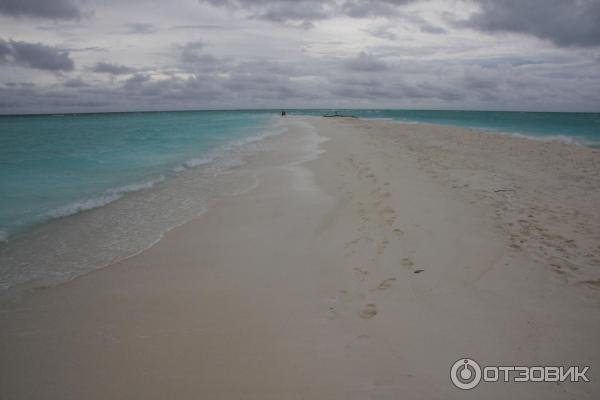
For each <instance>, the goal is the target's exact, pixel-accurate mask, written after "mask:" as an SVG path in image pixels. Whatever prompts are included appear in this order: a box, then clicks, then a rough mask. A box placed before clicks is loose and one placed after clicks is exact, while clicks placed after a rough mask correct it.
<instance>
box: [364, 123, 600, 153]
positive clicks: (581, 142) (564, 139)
mask: <svg viewBox="0 0 600 400" xmlns="http://www.w3.org/2000/svg"><path fill="white" fill-rule="evenodd" d="M366 119H367V118H366ZM368 119H372V120H383V121H389V120H390V118H377V117H374V118H368ZM391 120H392V121H393V122H395V123H399V124H405V125H421V124H433V125H443V126H455V127H459V128H465V129H474V130H478V131H482V132H485V133H493V134H498V135H508V136H513V137H517V138H521V139H530V140H538V141H542V142H558V143H564V144H574V145H577V146H586V147H594V148H597V147H598V146H600V143H595V142H590V141H589V140H586V139H584V138H582V137H580V136H567V135H560V134H557V135H540V134H534V133H524V132H518V131H503V130H499V129H495V128H493V127H483V126H477V125H472V126H470V125H457V124H444V123H441V122H421V121H412V120H404V119H394V118H391Z"/></svg>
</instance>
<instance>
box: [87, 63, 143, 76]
mask: <svg viewBox="0 0 600 400" xmlns="http://www.w3.org/2000/svg"><path fill="white" fill-rule="evenodd" d="M90 70H91V71H92V72H97V73H101V74H110V75H123V74H130V73H132V72H135V69H133V68H129V67H126V66H124V65H118V64H111V63H107V62H99V63H96V64H95V65H94V66H93V67H92V68H90Z"/></svg>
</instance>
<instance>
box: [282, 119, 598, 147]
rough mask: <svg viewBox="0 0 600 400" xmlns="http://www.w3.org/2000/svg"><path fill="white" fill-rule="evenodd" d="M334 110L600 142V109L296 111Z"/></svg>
mask: <svg viewBox="0 0 600 400" xmlns="http://www.w3.org/2000/svg"><path fill="white" fill-rule="evenodd" d="M334 111H338V112H339V113H340V114H351V115H356V116H358V117H361V118H384V119H392V120H396V121H402V122H419V123H430V124H441V125H454V126H460V127H468V128H477V129H482V130H486V131H491V132H499V133H510V134H518V135H524V136H529V137H532V138H537V139H549V140H560V141H564V142H569V143H578V144H583V145H590V146H594V147H597V146H598V145H600V113H557V112H506V111H444V110H442V111H429V110H303V111H295V112H293V113H299V114H310V115H323V114H325V113H333V112H334Z"/></svg>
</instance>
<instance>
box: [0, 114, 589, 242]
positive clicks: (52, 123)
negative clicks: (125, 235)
mask: <svg viewBox="0 0 600 400" xmlns="http://www.w3.org/2000/svg"><path fill="white" fill-rule="evenodd" d="M337 111H339V112H340V113H342V114H352V115H356V116H359V117H363V118H376V119H392V120H397V121H402V122H413V123H414V122H418V123H434V124H447V125H456V126H462V127H471V128H479V129H483V130H488V131H494V132H503V133H512V134H520V135H526V136H530V137H535V138H541V139H557V140H562V141H566V142H575V143H580V144H585V145H592V146H598V145H599V144H600V114H598V113H539V112H490V111H422V110H337ZM332 112H333V110H292V111H291V114H302V115H323V114H328V113H332ZM275 115H276V112H275V111H204V112H155V113H108V114H76V115H64V116H8V117H0V240H4V241H6V240H7V239H8V238H9V237H11V236H12V235H14V234H17V233H19V232H22V231H25V230H26V229H27V228H28V227H31V226H34V225H36V224H39V223H42V222H44V221H47V220H51V219H54V218H59V217H64V216H68V215H71V214H76V213H78V212H81V211H85V210H89V209H93V208H97V207H101V206H103V205H106V204H109V203H111V202H113V201H115V200H117V199H119V198H122V197H123V196H124V195H126V194H127V193H128V192H136V191H140V190H145V189H148V188H150V187H152V186H153V185H155V184H156V183H158V182H161V181H163V180H164V179H166V178H168V177H169V176H171V175H172V174H173V173H176V172H178V171H181V170H184V169H186V168H190V167H195V166H200V165H204V164H209V163H210V162H211V161H212V159H211V152H213V151H215V149H218V148H221V147H222V146H224V145H225V144H226V143H229V142H231V141H235V140H241V139H244V138H248V137H252V136H254V135H257V134H260V132H261V130H264V127H265V125H266V124H267V122H268V121H269V120H271V118H272V117H273V116H275Z"/></svg>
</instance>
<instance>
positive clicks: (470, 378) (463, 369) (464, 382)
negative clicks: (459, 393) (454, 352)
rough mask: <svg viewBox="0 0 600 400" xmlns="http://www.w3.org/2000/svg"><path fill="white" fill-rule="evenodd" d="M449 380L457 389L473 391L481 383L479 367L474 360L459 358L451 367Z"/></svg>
mask: <svg viewBox="0 0 600 400" xmlns="http://www.w3.org/2000/svg"><path fill="white" fill-rule="evenodd" d="M450 379H452V383H454V386H456V387H457V388H459V389H463V390H469V389H473V388H474V387H475V386H477V385H478V384H479V381H481V367H480V366H479V364H477V361H475V360H471V359H470V358H461V359H460V360H458V361H456V362H455V363H454V365H452V369H450Z"/></svg>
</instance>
